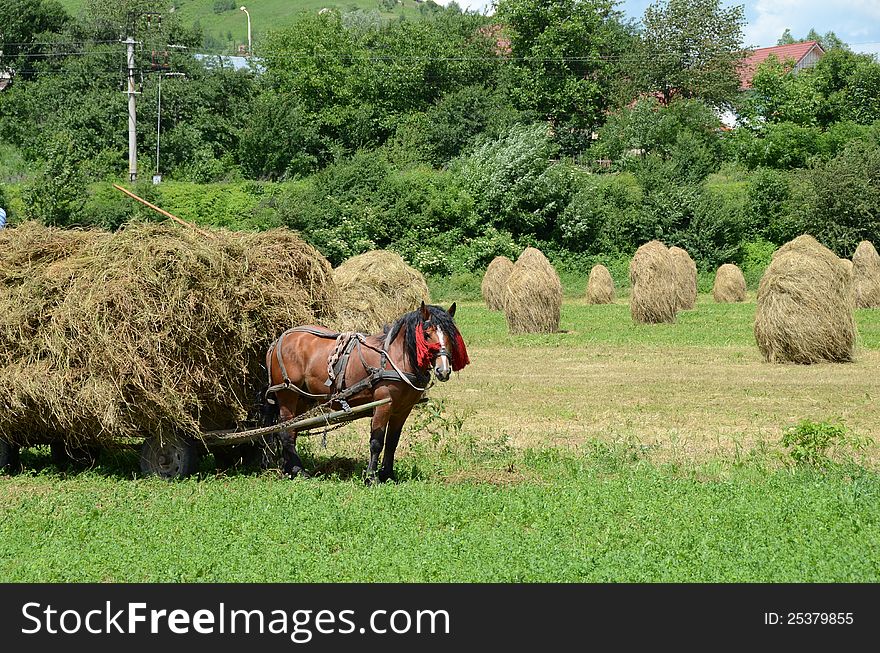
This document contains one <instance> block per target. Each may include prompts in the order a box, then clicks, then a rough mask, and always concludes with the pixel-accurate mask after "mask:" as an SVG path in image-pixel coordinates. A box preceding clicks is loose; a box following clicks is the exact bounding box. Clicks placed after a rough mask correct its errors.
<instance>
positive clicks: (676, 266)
mask: <svg viewBox="0 0 880 653" xmlns="http://www.w3.org/2000/svg"><path fill="white" fill-rule="evenodd" d="M669 254H670V256H672V266H673V270H674V271H675V297H676V310H679V311H681V310H685V311H687V310H690V309H692V308H693V307H694V304H696V301H697V266H696V264H695V263H694V260H693V259H692V258H691V257H690V254H688V253H687V251H686V250H684V249H682V248H681V247H675V246H673V247H670V248H669Z"/></svg>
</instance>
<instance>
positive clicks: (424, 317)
mask: <svg viewBox="0 0 880 653" xmlns="http://www.w3.org/2000/svg"><path fill="white" fill-rule="evenodd" d="M418 313H419V316H420V318H421V320H420V323H419V324H418V325H417V327H416V354H417V355H416V359H417V366H418V368H419V369H420V370H428V369H429V368H430V367H431V366H433V367H434V375H435V376H436V377H437V380H438V381H448V380H449V377H450V375H451V374H452V372H457V371H458V370H460V369H461V368H463V367H464V366H465V365H467V364H468V363H470V359H469V358H468V355H467V349H466V348H465V345H464V341H463V340H462V339H461V334H460V333H459V332H458V327H456V326H455V322H454V321H453V319H452V318H453V317H454V316H455V304H453V305H452V306H450V307H449V310H447V311H444V310H443V309H442V308H440V307H439V306H426V305H425V302H422V305H421V307H419V310H418Z"/></svg>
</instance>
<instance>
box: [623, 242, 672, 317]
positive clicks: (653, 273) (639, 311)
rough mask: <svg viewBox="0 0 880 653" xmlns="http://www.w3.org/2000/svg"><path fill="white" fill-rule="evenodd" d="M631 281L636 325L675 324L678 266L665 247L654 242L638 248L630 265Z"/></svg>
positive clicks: (631, 302)
mask: <svg viewBox="0 0 880 653" xmlns="http://www.w3.org/2000/svg"><path fill="white" fill-rule="evenodd" d="M629 280H630V283H631V284H632V293H631V295H630V313H631V315H632V319H633V322H636V323H639V324H658V323H661V322H675V310H676V306H677V304H678V297H677V294H676V290H675V264H674V263H673V259H672V255H671V254H670V253H669V250H668V249H667V247H666V245H664V244H663V243H661V242H660V241H658V240H652V241H651V242H648V243H645V244H644V245H642V246H641V247H639V248H638V249H637V250H636V253H635V256H633V259H632V261H630V264H629Z"/></svg>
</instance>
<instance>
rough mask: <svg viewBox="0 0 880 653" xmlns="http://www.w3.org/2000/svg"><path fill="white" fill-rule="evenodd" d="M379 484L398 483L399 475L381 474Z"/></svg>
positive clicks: (392, 473)
mask: <svg viewBox="0 0 880 653" xmlns="http://www.w3.org/2000/svg"><path fill="white" fill-rule="evenodd" d="M379 482H380V483H388V482H391V483H397V474H395V473H394V472H391V473H390V474H384V473H382V472H379Z"/></svg>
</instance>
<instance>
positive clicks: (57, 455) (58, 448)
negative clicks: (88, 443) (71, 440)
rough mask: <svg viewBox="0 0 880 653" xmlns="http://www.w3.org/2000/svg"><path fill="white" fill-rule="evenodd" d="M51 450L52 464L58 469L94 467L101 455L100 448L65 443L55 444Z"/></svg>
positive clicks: (50, 446)
mask: <svg viewBox="0 0 880 653" xmlns="http://www.w3.org/2000/svg"><path fill="white" fill-rule="evenodd" d="M49 448H50V450H51V452H52V463H53V464H54V465H55V466H56V467H57V468H58V469H68V468H70V467H74V468H89V467H94V466H95V463H96V462H97V461H98V455H99V453H100V449H98V447H76V446H70V445H66V444H64V443H63V442H53V443H51V444H50V445H49Z"/></svg>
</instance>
